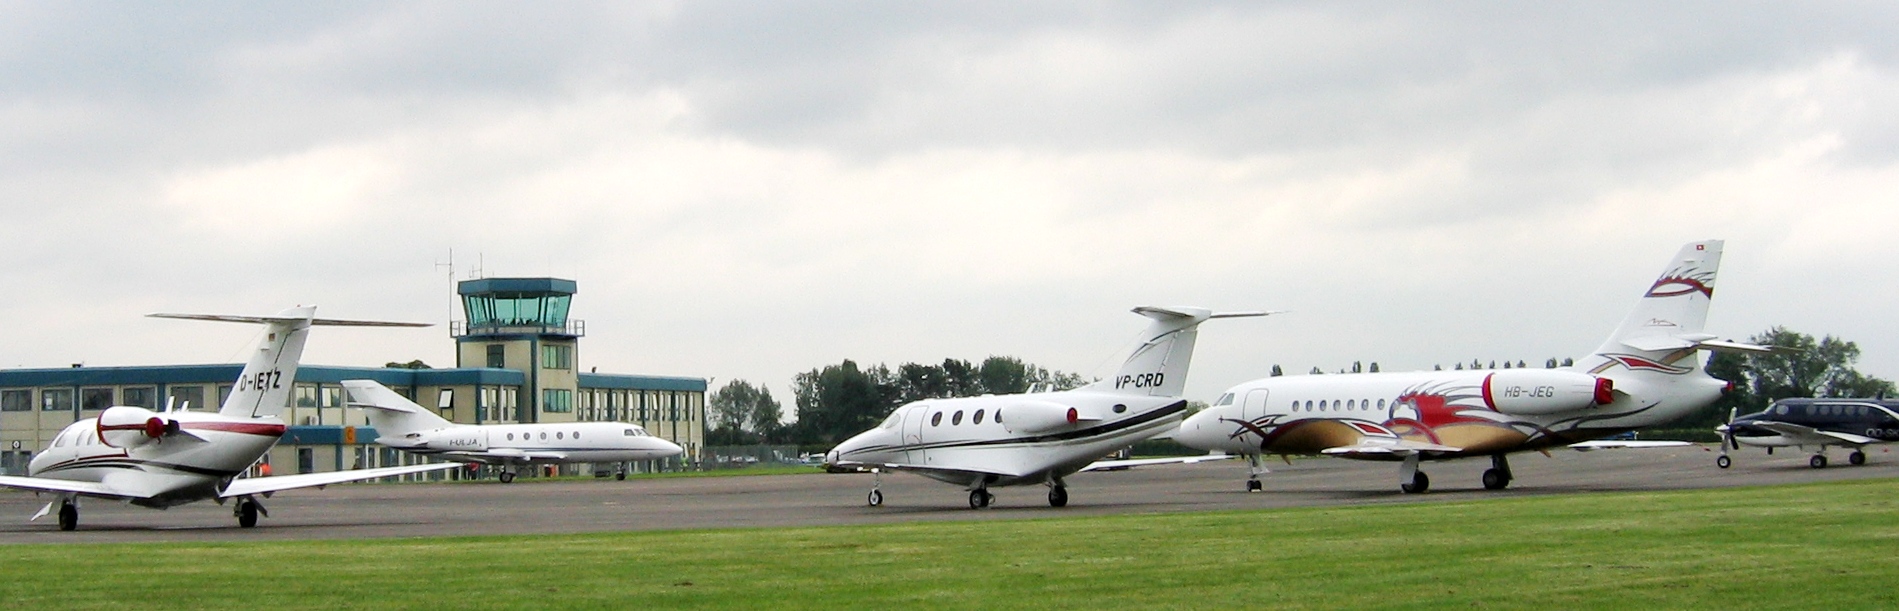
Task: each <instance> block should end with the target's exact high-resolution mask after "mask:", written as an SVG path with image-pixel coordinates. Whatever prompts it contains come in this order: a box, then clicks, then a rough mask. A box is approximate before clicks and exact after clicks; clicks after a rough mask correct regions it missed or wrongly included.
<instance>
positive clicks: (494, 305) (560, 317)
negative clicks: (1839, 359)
mask: <svg viewBox="0 0 1899 611" xmlns="http://www.w3.org/2000/svg"><path fill="white" fill-rule="evenodd" d="M573 299H574V296H573V295H548V294H545V293H529V294H520V293H493V294H487V295H470V296H468V297H466V298H464V299H463V303H462V305H463V307H464V308H466V309H467V311H468V325H469V326H471V327H563V326H566V325H567V308H568V306H569V304H571V303H572V302H573Z"/></svg>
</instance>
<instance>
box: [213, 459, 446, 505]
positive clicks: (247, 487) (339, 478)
mask: <svg viewBox="0 0 1899 611" xmlns="http://www.w3.org/2000/svg"><path fill="white" fill-rule="evenodd" d="M461 466H462V465H461V464H460V463H452V462H439V463H428V464H422V465H409V466H406V467H383V468H380V469H351V470H348V471H332V472H329V473H304V474H301V475H273V476H270V477H247V478H244V479H239V480H232V481H231V485H229V486H225V487H224V492H221V493H219V494H218V496H219V497H222V498H227V499H228V498H231V497H237V496H244V495H246V494H264V493H267V492H278V491H282V490H292V489H296V488H310V487H313V486H328V485H330V484H341V483H343V482H353V481H357V480H365V479H376V478H378V477H389V476H392V475H408V474H410V473H422V472H426V471H440V470H443V469H456V468H460V467H461Z"/></svg>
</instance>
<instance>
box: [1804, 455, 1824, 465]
mask: <svg viewBox="0 0 1899 611" xmlns="http://www.w3.org/2000/svg"><path fill="white" fill-rule="evenodd" d="M1807 466H1809V467H1813V468H1815V469H1825V468H1826V455H1825V454H1814V455H1813V458H1809V459H1807Z"/></svg>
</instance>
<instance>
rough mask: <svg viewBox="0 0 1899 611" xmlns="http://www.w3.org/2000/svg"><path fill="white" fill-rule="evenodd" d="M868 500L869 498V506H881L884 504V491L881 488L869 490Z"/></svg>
mask: <svg viewBox="0 0 1899 611" xmlns="http://www.w3.org/2000/svg"><path fill="white" fill-rule="evenodd" d="M869 500H870V506H871V507H882V506H884V491H882V490H872V491H870V499H869Z"/></svg>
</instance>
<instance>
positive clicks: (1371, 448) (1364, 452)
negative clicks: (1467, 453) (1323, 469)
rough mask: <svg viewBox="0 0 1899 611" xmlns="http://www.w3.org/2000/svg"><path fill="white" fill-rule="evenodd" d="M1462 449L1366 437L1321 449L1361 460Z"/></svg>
mask: <svg viewBox="0 0 1899 611" xmlns="http://www.w3.org/2000/svg"><path fill="white" fill-rule="evenodd" d="M1462 451H1464V449H1463V448H1459V447H1454V446H1447V445H1438V444H1435V443H1425V442H1422V441H1411V440H1408V439H1382V438H1372V439H1366V440H1365V441H1363V442H1360V443H1359V444H1357V445H1349V446H1338V447H1335V448H1326V449H1324V450H1320V453H1322V454H1325V455H1327V456H1338V457H1341V458H1357V459H1360V460H1392V459H1394V458H1403V457H1406V456H1410V455H1412V454H1426V453H1445V454H1448V453H1452V452H1462Z"/></svg>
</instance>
